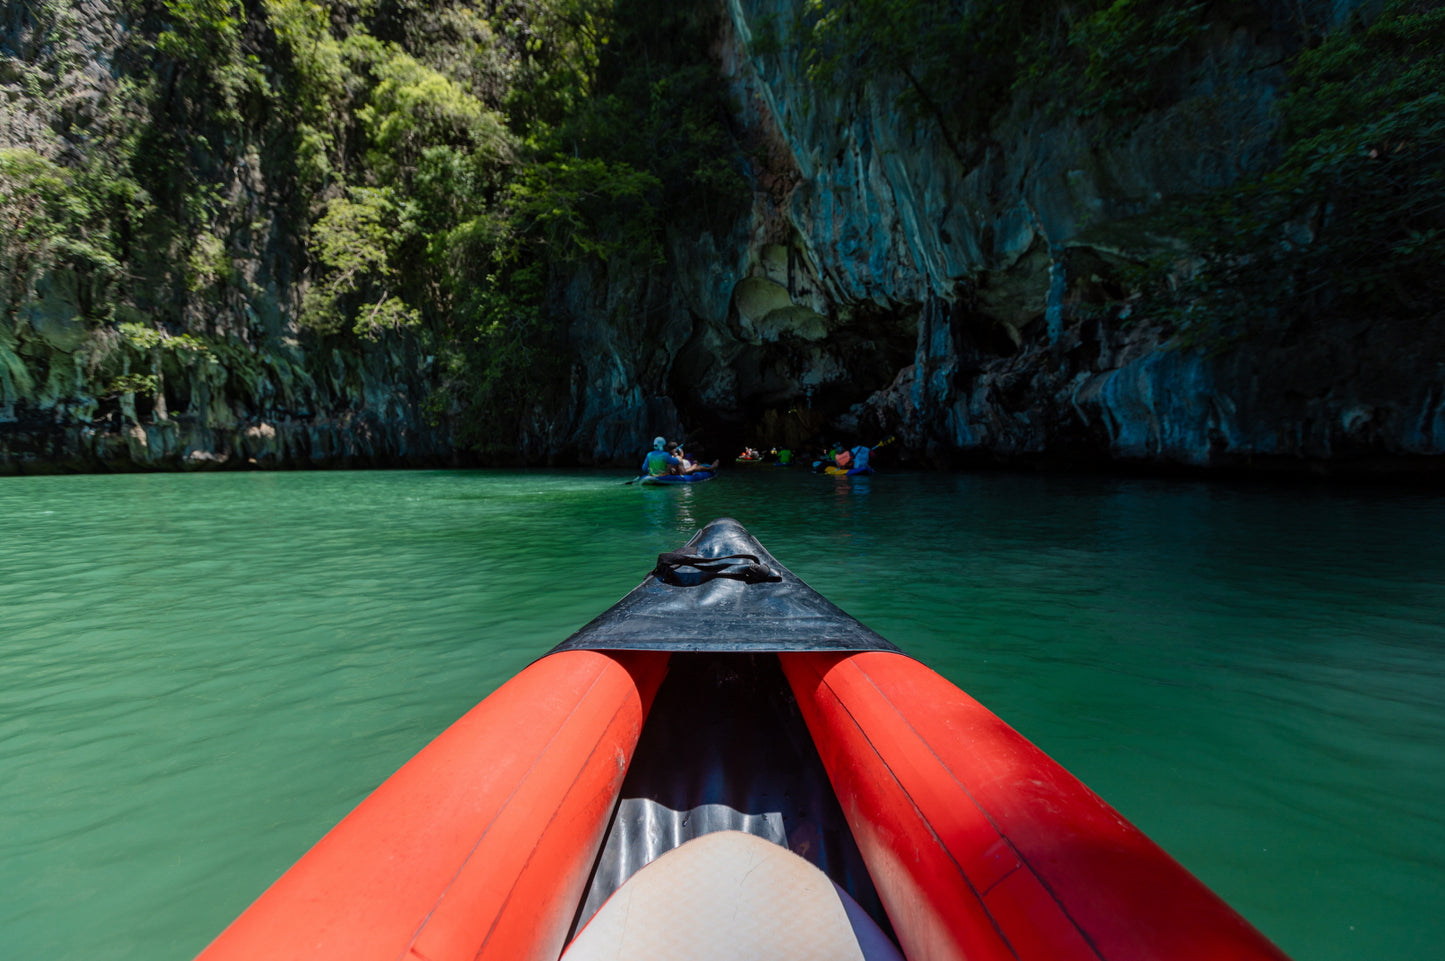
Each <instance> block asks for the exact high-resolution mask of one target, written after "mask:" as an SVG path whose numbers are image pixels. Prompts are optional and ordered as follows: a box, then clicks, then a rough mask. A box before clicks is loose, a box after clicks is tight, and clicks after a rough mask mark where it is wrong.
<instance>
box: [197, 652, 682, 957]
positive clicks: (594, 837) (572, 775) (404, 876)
mask: <svg viewBox="0 0 1445 961" xmlns="http://www.w3.org/2000/svg"><path fill="white" fill-rule="evenodd" d="M666 670H667V655H666V654H657V653H632V652H619V653H614V654H600V653H596V652H593V651H567V652H563V653H559V654H554V655H551V656H549V657H546V658H543V659H542V660H540V661H538V662H536V663H535V664H533V665H531V666H530V667H528V668H527V669H526V670H524V671H522V672H521V673H520V674H518V675H517V676H516V677H514V678H513V679H512V680H510V681H508V682H507V683H506V684H505V685H503V686H502V687H501V688H499V689H497V691H496V692H495V693H493V694H492V695H491V696H490V697H488V698H487V699H486V700H484V701H482V703H480V704H478V705H477V706H476V707H475V708H473V709H472V710H471V711H470V712H468V713H467V714H466V715H465V716H464V717H462V718H461V719H460V720H459V721H457V722H456V723H455V724H453V725H452V726H451V727H450V728H448V729H447V730H446V731H444V732H443V733H442V734H441V735H440V736H439V737H437V739H436V740H435V741H433V742H432V743H431V744H429V745H428V746H427V747H426V748H424V749H423V750H422V751H421V753H419V754H418V755H417V756H416V757H414V758H412V759H411V760H410V761H408V762H407V763H406V765H405V766H403V767H402V768H401V770H399V771H397V772H396V774H394V775H392V777H390V778H388V779H387V780H386V782H385V783H383V784H382V785H381V786H380V787H378V788H377V789H376V791H375V792H373V793H372V794H371V795H370V796H369V797H368V798H367V799H366V800H364V801H363V802H362V803H361V804H360V805H358V806H357V808H356V809H355V810H354V811H352V812H351V813H350V814H349V815H347V816H346V818H345V819H344V820H342V822H341V823H340V824H338V825H337V826H336V827H335V828H333V829H332V830H331V831H330V833H328V834H327V835H326V836H325V837H324V838H322V839H321V840H320V841H319V842H317V844H316V846H315V847H313V848H312V849H311V850H310V851H309V852H308V853H307V854H306V855H305V856H304V857H303V858H302V859H301V860H300V861H298V862H297V863H296V864H295V865H294V866H292V867H291V869H290V870H288V871H287V872H286V873H285V874H284V875H282V876H281V878H280V879H279V880H277V881H276V883H275V884H273V885H272V886H271V887H270V888H269V889H268V890H267V891H266V892H265V893H264V894H262V895H261V897H260V898H258V899H257V900H256V902H255V903H254V904H252V905H251V907H250V908H248V909H247V910H246V912H245V913H244V914H242V915H241V916H240V917H239V918H237V919H236V920H235V921H234V922H232V924H231V925H230V927H228V928H226V930H225V931H223V932H222V933H221V934H220V936H219V937H217V938H216V940H215V941H214V942H212V943H211V945H210V947H208V948H207V949H206V950H205V951H204V952H202V953H201V955H200V958H201V959H202V961H257V959H261V958H265V959H267V961H282V959H288V958H295V959H298V961H299V959H303V958H304V959H307V961H372V959H375V961H383V959H384V961H398V959H401V958H409V957H415V958H420V959H425V961H462V959H466V961H472V959H496V961H530V959H546V961H555V959H556V957H557V955H558V954H559V953H560V952H561V949H562V944H563V941H564V940H565V938H566V935H567V929H568V926H569V925H570V924H571V921H572V915H573V912H574V911H575V910H576V907H577V901H578V899H579V898H580V897H581V894H582V890H583V887H584V886H585V884H586V882H587V877H588V872H589V871H590V870H591V867H592V862H593V860H594V859H595V858H596V856H597V851H598V848H599V846H600V845H601V843H602V836H603V833H604V831H605V830H606V827H607V819H608V817H609V815H610V814H611V812H612V808H613V804H614V803H615V801H616V798H617V794H618V791H619V790H620V789H621V786H622V777H623V774H624V773H625V772H626V770H627V765H628V762H629V761H630V759H631V757H632V751H633V749H634V748H635V747H636V745H637V737H638V734H639V732H640V731H641V729H642V723H643V720H644V719H645V718H646V716H647V711H648V709H649V708H650V707H651V704H652V698H653V696H654V695H655V694H656V693H657V687H658V684H659V683H660V682H661V680H662V677H663V675H664V674H665V673H666Z"/></svg>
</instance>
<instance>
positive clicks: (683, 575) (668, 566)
mask: <svg viewBox="0 0 1445 961" xmlns="http://www.w3.org/2000/svg"><path fill="white" fill-rule="evenodd" d="M684 567H689V568H692V569H693V572H695V573H693V572H687V571H682V570H680V568H684ZM652 574H653V576H654V577H656V578H657V579H658V580H660V581H663V582H665V583H668V584H673V585H675V586H677V587H695V586H697V585H698V584H702V583H705V582H707V581H710V580H712V579H713V578H715V577H726V578H730V579H732V580H737V581H742V582H744V583H746V584H760V583H763V582H765V581H780V580H782V579H783V577H782V575H781V574H777V573H774V572H773V570H772V568H770V567H768V566H767V565H766V564H763V563H761V562H760V561H759V560H758V558H757V556H756V555H755V554H725V555H723V556H721V557H702V556H700V555H697V554H685V553H683V552H681V551H668V552H666V553H662V554H658V555H657V566H656V567H654V568H653V569H652Z"/></svg>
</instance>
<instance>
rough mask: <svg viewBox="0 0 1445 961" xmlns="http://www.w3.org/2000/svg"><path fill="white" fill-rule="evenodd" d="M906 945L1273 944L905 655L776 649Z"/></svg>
mask: <svg viewBox="0 0 1445 961" xmlns="http://www.w3.org/2000/svg"><path fill="white" fill-rule="evenodd" d="M779 658H780V659H781V661H782V664H783V670H784V672H785V673H786V674H787V677H788V681H789V683H790V684H791V685H792V688H793V693H794V695H795V696H796V697H797V700H798V705H799V707H800V708H801V710H802V713H803V717H804V718H805V719H806V721H807V724H808V729H809V730H810V731H811V732H812V735H813V740H814V742H815V743H816V744H817V746H818V751H819V753H820V754H821V755H822V758H823V763H824V766H825V767H826V768H827V770H828V776H829V778H830V780H831V781H832V783H833V788H834V790H835V791H836V792H837V794H838V798H839V801H840V802H841V803H842V805H843V810H844V812H845V814H846V815H847V818H848V823H849V825H850V826H851V827H852V829H853V834H854V836H855V837H856V838H857V841H858V845H859V847H860V848H861V850H862V853H863V857H864V860H865V861H866V862H867V864H868V871H869V873H870V874H871V875H872V877H873V881H874V884H875V885H876V886H877V888H878V893H879V896H880V897H881V898H882V901H883V904H884V907H885V908H886V909H887V911H888V916H889V918H890V920H891V921H892V923H893V929H894V931H895V932H896V933H897V934H898V937H899V940H900V942H901V944H902V947H903V950H904V952H905V953H906V954H907V956H908V958H909V959H910V961H943V959H968V961H993V959H998V961H1003V959H1007V961H1084V959H1088V961H1101V959H1103V961H1143V959H1168V961H1206V959H1207V961H1225V959H1228V961H1265V959H1268V961H1281V959H1284V957H1285V956H1284V955H1283V954H1282V953H1281V952H1280V951H1279V949H1278V948H1276V947H1275V946H1274V945H1273V944H1271V943H1270V942H1269V941H1268V940H1266V939H1265V937H1264V936H1263V935H1262V934H1260V933H1259V932H1258V931H1257V930H1255V929H1254V928H1253V927H1251V926H1250V925H1249V923H1248V922H1246V921H1245V920H1244V919H1243V918H1241V917H1240V916H1239V915H1238V914H1237V913H1235V912H1234V911H1233V910H1232V909H1231V908H1230V907H1229V906H1228V905H1226V904H1225V903H1224V902H1223V901H1222V900H1220V898H1219V897H1218V896H1217V895H1215V894H1214V893H1213V892H1211V891H1210V890H1209V889H1208V888H1206V887H1205V886H1204V885H1203V883H1201V882H1200V881H1199V880H1198V879H1196V878H1195V877H1194V876H1193V875H1192V874H1190V873H1189V872H1188V871H1186V870H1185V869H1184V868H1183V867H1182V866H1181V865H1180V864H1179V863H1178V862H1176V861H1175V860H1173V859H1172V858H1171V857H1169V855H1168V854H1166V853H1165V852H1164V851H1163V850H1162V849H1161V848H1159V847H1158V846H1157V845H1156V844H1154V843H1153V842H1152V841H1150V840H1149V839H1148V838H1146V837H1145V836H1144V834H1143V833H1142V832H1140V831H1139V830H1138V829H1137V828H1135V827H1134V826H1133V825H1131V824H1130V823H1129V822H1127V821H1126V820H1124V818H1123V817H1122V816H1121V815H1120V814H1119V813H1118V812H1116V811H1115V810H1114V809H1113V808H1111V807H1109V805H1107V804H1105V803H1104V801H1103V800H1102V799H1100V798H1099V797H1098V795H1096V794H1094V793H1093V792H1092V791H1090V790H1089V789H1088V788H1086V787H1085V786H1084V785H1083V784H1082V783H1080V782H1079V780H1078V779H1077V778H1075V777H1074V776H1073V775H1071V774H1069V773H1068V772H1067V771H1065V770H1064V769H1063V768H1062V767H1060V766H1059V765H1058V764H1057V763H1056V762H1054V761H1053V760H1052V759H1051V758H1049V757H1048V756H1047V755H1046V754H1044V753H1043V752H1042V751H1040V750H1039V749H1038V748H1037V747H1035V746H1034V745H1033V744H1031V743H1029V741H1027V740H1026V739H1025V738H1024V737H1023V736H1022V735H1020V734H1019V733H1018V732H1017V731H1015V730H1013V728H1011V727H1009V726H1008V725H1007V724H1005V723H1004V722H1003V721H1001V720H999V718H997V717H996V716H994V715H993V714H992V713H990V712H989V711H988V710H987V709H986V708H984V707H983V706H982V705H981V704H979V703H978V702H977V701H975V700H974V699H973V698H971V697H969V696H968V695H967V694H965V693H964V692H963V691H961V690H959V689H958V688H957V687H955V686H954V685H953V684H951V683H949V682H948V681H947V680H945V679H944V678H942V677H940V676H939V675H938V674H935V673H934V672H933V671H931V670H929V669H928V668H926V667H924V666H923V665H921V664H919V663H918V662H917V661H914V660H912V659H910V658H907V657H904V656H902V655H900V654H894V653H886V652H869V653H863V654H852V655H848V654H822V653H806V654H780V655H779Z"/></svg>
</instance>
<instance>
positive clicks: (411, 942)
mask: <svg viewBox="0 0 1445 961" xmlns="http://www.w3.org/2000/svg"><path fill="white" fill-rule="evenodd" d="M602 674H603V671H602V669H601V668H600V667H599V668H598V669H597V671H596V673H595V675H594V676H593V678H592V683H591V684H589V685H587V690H586V691H584V692H583V695H582V697H579V698H578V699H577V701H576V703H575V704H573V706H572V709H571V710H570V711H568V713H567V716H566V717H565V718H563V719H562V723H560V724H558V725H557V730H555V731H553V732H552V736H551V737H550V738H548V739H547V743H546V745H544V747H543V749H542V750H541V751H539V752H538V753H537V757H536V758H535V759H534V760H533V761H532V764H531V765H530V766H529V767H528V768H527V773H526V774H524V775H523V776H522V777H520V778H518V779H517V783H516V784H515V785H514V786H513V787H512V790H511V793H509V794H508V795H507V799H506V800H505V801H503V802H502V803H501V804H500V805H498V806H497V810H496V812H495V813H494V814H493V815H492V817H491V820H489V821H488V822H487V826H486V827H484V828H483V829H482V832H481V833H480V834H478V835H477V839H476V840H475V841H473V842H472V846H471V849H470V850H469V851H467V856H466V857H464V858H462V862H461V864H459V865H457V869H456V870H455V871H454V872H452V876H451V878H450V879H448V881H447V884H446V887H444V888H442V892H441V894H439V895H437V899H436V900H435V901H434V902H432V906H431V909H430V910H429V911H427V913H426V916H425V917H424V918H422V920H421V923H420V924H418V925H417V926H416V929H415V930H414V931H412V934H411V937H410V938H408V939H407V942H406V947H405V948H404V949H402V953H401V955H400V958H399V961H405V958H406V956H407V955H408V954H415V953H416V952H415V951H414V946H415V945H416V942H417V939H418V938H420V937H421V933H422V932H423V931H424V930H426V926H427V925H428V924H430V923H431V920H432V918H433V917H434V916H435V915H436V912H437V909H439V908H440V907H441V904H442V902H443V901H445V900H446V896H447V894H448V892H450V891H451V889H452V887H453V886H454V885H455V884H456V881H457V878H459V877H461V874H462V872H463V871H465V870H466V867H467V865H468V864H470V863H471V860H472V858H473V857H474V856H475V855H476V853H477V848H479V847H480V846H481V844H482V842H483V841H485V840H486V838H487V835H488V834H490V833H491V831H492V828H493V826H495V825H496V823H497V819H498V818H500V817H501V816H502V813H503V812H504V811H506V810H507V808H508V807H509V806H511V803H512V800H513V799H514V798H515V797H516V796H517V792H518V791H520V790H521V789H522V785H523V784H525V783H526V782H527V780H528V779H529V778H530V777H531V776H532V774H533V772H535V771H536V770H537V767H538V765H540V764H541V763H542V759H543V758H544V757H546V756H547V753H548V751H549V749H550V748H551V747H552V745H553V743H554V742H556V740H557V738H558V737H560V736H561V734H562V731H563V729H565V728H566V727H567V724H568V723H569V722H570V721H571V720H572V718H574V717H575V716H576V714H577V711H578V710H579V709H580V707H581V704H582V702H583V701H585V700H586V699H587V695H588V694H591V693H592V690H593V689H594V688H596V687H597V685H598V684H600V683H602ZM614 716H615V715H614ZM599 741H600V738H599ZM548 823H549V824H550V823H551V821H548ZM532 851H533V853H535V852H536V847H535V846H533V848H532ZM531 860H532V858H531V856H530V855H528V857H527V861H526V862H524V863H523V865H522V867H523V869H525V868H526V865H527V864H530V863H531ZM520 873H521V872H518V874H519V875H520ZM515 888H516V882H515V881H513V884H512V888H509V889H508V891H507V898H506V899H504V900H503V901H502V907H503V908H505V907H506V905H507V901H508V900H510V899H511V893H512V890H513V889H515ZM501 914H502V912H501V911H500V910H499V911H498V912H497V916H496V917H494V918H493V919H492V926H491V927H490V928H488V929H487V934H486V937H484V938H482V945H483V946H485V945H486V943H487V939H488V938H490V937H491V936H492V932H493V931H495V930H496V927H497V921H498V920H499V919H500V918H501ZM480 953H481V952H480V950H479V951H478V954H480ZM418 957H424V956H422V955H418Z"/></svg>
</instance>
